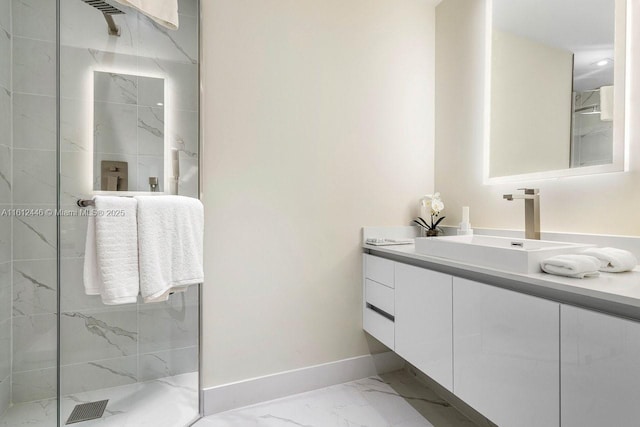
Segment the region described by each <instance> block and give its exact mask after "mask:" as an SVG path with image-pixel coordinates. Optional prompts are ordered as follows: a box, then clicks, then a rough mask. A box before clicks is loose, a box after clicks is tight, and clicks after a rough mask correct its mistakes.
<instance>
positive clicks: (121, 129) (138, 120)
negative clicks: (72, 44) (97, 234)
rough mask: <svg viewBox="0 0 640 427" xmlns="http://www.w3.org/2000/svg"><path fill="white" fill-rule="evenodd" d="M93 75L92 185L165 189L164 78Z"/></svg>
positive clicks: (115, 188) (104, 188) (103, 188)
mask: <svg viewBox="0 0 640 427" xmlns="http://www.w3.org/2000/svg"><path fill="white" fill-rule="evenodd" d="M93 77H94V80H93V82H94V84H93V97H94V98H93V108H94V111H93V137H94V139H93V189H94V190H96V191H138V192H139V191H164V186H165V171H164V166H165V152H166V150H165V135H166V132H165V113H164V112H165V93H164V92H165V89H164V88H165V85H164V79H161V78H155V77H144V76H136V75H131V74H120V73H110V72H102V71H95V72H94V76H93Z"/></svg>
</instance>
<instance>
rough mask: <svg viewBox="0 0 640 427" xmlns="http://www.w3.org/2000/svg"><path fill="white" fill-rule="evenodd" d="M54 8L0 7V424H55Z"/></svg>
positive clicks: (31, 2) (30, 0)
mask: <svg viewBox="0 0 640 427" xmlns="http://www.w3.org/2000/svg"><path fill="white" fill-rule="evenodd" d="M56 138H57V127H56V2H55V1H38V0H20V1H15V0H14V1H11V0H0V426H20V425H26V424H29V425H36V426H39V427H49V426H56V425H57V399H56V396H57V259H56V258H57V232H56V217H55V209H56V198H57V194H56V192H57V185H56V165H57V160H56V157H57V152H56Z"/></svg>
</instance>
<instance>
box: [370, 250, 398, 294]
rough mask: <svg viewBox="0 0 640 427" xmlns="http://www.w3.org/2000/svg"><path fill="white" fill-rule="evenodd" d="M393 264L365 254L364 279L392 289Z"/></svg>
mask: <svg viewBox="0 0 640 427" xmlns="http://www.w3.org/2000/svg"><path fill="white" fill-rule="evenodd" d="M393 264H394V263H393V261H391V260H388V259H384V258H380V257H377V256H373V255H369V254H365V256H364V277H366V278H367V279H370V280H373V281H374V282H378V283H382V284H383V285H386V286H389V287H390V288H393V287H394V284H393V283H394V282H393V275H394V273H393V269H394V265H393Z"/></svg>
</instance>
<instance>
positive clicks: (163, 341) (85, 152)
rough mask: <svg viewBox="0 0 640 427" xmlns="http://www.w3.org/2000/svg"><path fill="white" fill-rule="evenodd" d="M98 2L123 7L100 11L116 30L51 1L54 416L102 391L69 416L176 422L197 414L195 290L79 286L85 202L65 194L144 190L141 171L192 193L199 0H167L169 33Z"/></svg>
mask: <svg viewBox="0 0 640 427" xmlns="http://www.w3.org/2000/svg"><path fill="white" fill-rule="evenodd" d="M40 1H42V0H40ZM110 4H111V5H113V6H116V7H118V8H119V9H121V10H122V11H123V12H124V13H123V14H115V15H113V16H112V19H113V21H114V23H115V25H116V26H117V27H118V28H119V32H120V35H119V36H115V35H110V34H109V27H108V25H107V21H106V19H105V17H104V16H103V14H102V12H101V11H100V10H98V9H96V8H94V7H93V6H91V5H89V4H87V3H85V2H83V1H82V0H61V1H60V8H61V9H60V162H61V163H60V174H61V176H60V179H61V181H60V185H61V187H60V203H61V208H62V211H63V212H76V213H77V214H72V215H62V216H60V217H59V221H60V276H61V278H60V304H61V306H60V407H61V410H60V425H64V424H65V423H66V422H67V419H68V417H69V416H70V414H71V413H72V411H73V410H74V408H75V407H76V405H78V404H83V403H90V402H99V401H102V400H107V399H108V400H109V402H108V403H107V406H106V410H105V412H104V415H103V416H102V419H99V420H95V421H87V422H84V423H83V424H81V425H83V426H91V425H98V424H99V425H100V426H121V425H132V426H133V425H143V424H144V425H154V426H158V427H162V426H166V427H174V426H184V425H188V424H189V422H190V421H192V420H194V419H195V418H197V416H198V413H199V407H198V405H199V399H198V390H199V384H198V360H199V359H198V339H199V321H198V317H199V289H198V287H196V286H192V287H191V288H190V289H189V290H188V291H187V292H185V293H177V294H174V295H172V296H170V297H169V300H168V301H166V302H160V303H147V304H145V303H143V302H142V300H141V299H140V298H139V299H138V302H137V303H132V304H123V305H104V304H103V303H102V301H101V299H100V297H99V296H88V295H85V291H84V284H83V279H82V276H83V263H84V252H85V238H86V228H87V217H86V216H84V213H85V212H87V209H83V208H78V206H77V205H76V202H77V200H78V199H87V198H91V196H92V195H93V194H95V191H100V190H102V189H105V190H116V191H118V190H119V191H125V190H129V191H131V190H135V191H145V190H146V191H149V189H150V187H149V182H150V179H152V178H157V179H158V186H159V190H160V191H164V192H167V193H173V194H175V193H177V194H179V195H183V196H189V197H198V137H199V135H198V127H199V126H198V111H199V98H198V90H199V87H198V76H199V73H198V69H199V64H198V52H199V46H198V43H199V36H198V34H199V30H198V15H199V4H198V1H197V0H180V1H179V8H180V9H179V10H180V17H179V19H180V27H179V30H177V31H171V30H166V29H164V28H163V27H161V26H160V25H158V24H157V23H155V22H154V21H152V20H150V19H149V18H147V17H146V16H144V15H142V14H140V13H138V12H137V11H135V10H133V9H130V8H127V7H124V6H121V5H120V4H119V3H116V2H110ZM105 162H112V163H107V164H105ZM114 162H115V163H114ZM111 168H113V169H111ZM107 175H108V176H107ZM174 177H177V179H174ZM123 178H126V182H127V188H124V186H123V182H124V179H123ZM103 186H107V187H109V188H104V187H103ZM121 194H122V195H125V193H121ZM126 195H130V194H126ZM153 417H155V418H153Z"/></svg>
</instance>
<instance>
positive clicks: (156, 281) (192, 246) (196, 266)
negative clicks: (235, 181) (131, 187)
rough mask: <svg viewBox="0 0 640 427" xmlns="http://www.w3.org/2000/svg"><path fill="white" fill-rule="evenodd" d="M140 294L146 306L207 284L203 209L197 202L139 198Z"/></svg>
mask: <svg viewBox="0 0 640 427" xmlns="http://www.w3.org/2000/svg"><path fill="white" fill-rule="evenodd" d="M135 199H136V200H137V201H138V247H139V256H140V293H141V294H142V298H143V299H144V302H157V301H166V300H167V299H168V298H169V294H170V293H173V292H183V291H185V290H186V288H187V286H188V285H195V284H198V283H202V282H203V281H204V269H203V262H202V254H203V233H204V209H203V206H202V203H201V202H200V200H198V199H194V198H191V197H182V196H138V197H136V198H135Z"/></svg>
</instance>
